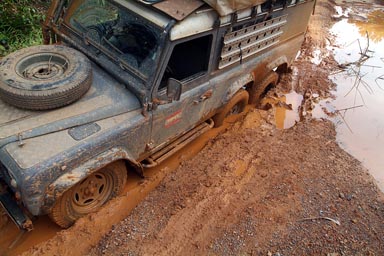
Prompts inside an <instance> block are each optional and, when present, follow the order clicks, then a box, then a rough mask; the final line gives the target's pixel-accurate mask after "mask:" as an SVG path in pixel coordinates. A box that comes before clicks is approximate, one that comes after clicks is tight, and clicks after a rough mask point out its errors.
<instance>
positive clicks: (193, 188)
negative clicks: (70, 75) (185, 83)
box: [25, 0, 384, 256]
mask: <svg viewBox="0 0 384 256" xmlns="http://www.w3.org/2000/svg"><path fill="white" fill-rule="evenodd" d="M333 12H334V9H333V3H332V2H328V1H323V0H322V1H318V3H317V8H316V15H315V16H313V17H312V18H311V23H310V26H309V33H308V34H307V36H306V40H305V43H304V45H303V49H302V54H301V57H300V58H299V59H298V60H297V61H296V62H295V63H294V66H295V68H297V70H298V71H299V74H298V77H297V78H293V77H292V72H291V73H288V74H286V75H284V76H283V77H282V79H281V81H280V83H279V85H278V87H277V88H276V89H274V90H273V91H271V92H270V93H269V95H270V96H271V97H273V96H276V95H280V94H282V93H285V92H289V91H290V90H291V89H292V86H293V87H294V88H293V89H295V91H297V92H300V93H302V94H304V95H307V96H305V97H304V99H305V102H304V104H303V106H302V110H305V111H304V112H305V113H307V114H306V115H303V116H302V118H301V119H302V120H301V122H299V123H297V124H296V125H295V126H294V127H292V128H290V129H287V130H279V129H277V128H276V126H275V121H274V117H273V113H274V112H273V111H274V109H273V108H272V109H269V110H260V109H254V108H252V109H250V110H249V111H248V112H247V113H246V114H244V115H242V116H240V117H239V118H238V119H239V120H237V122H235V121H234V120H233V119H231V120H229V122H230V124H229V125H228V126H227V128H226V129H225V130H223V131H221V133H220V134H219V135H218V136H216V137H214V138H211V139H209V140H208V143H207V145H206V146H205V147H204V148H203V149H202V150H201V151H200V152H199V153H198V154H197V155H196V156H194V157H193V158H191V159H189V160H182V161H181V164H180V166H179V167H178V168H176V169H175V170H174V171H172V172H168V173H167V174H166V175H165V177H164V178H162V177H161V182H160V184H159V185H158V186H157V187H156V188H155V189H153V190H152V191H151V192H150V193H149V195H148V196H146V197H145V198H144V199H143V200H142V201H141V202H140V203H138V205H137V206H136V207H135V208H134V209H133V210H132V211H130V213H129V215H127V214H125V213H121V215H123V217H119V218H117V217H114V218H111V217H110V216H112V215H113V211H115V210H117V209H122V207H121V206H120V208H119V206H116V207H110V208H108V209H103V210H102V211H101V212H99V213H98V215H96V216H91V217H89V218H84V219H82V220H80V221H79V222H78V223H76V225H75V226H74V227H73V228H71V229H68V230H66V231H61V232H59V234H58V235H56V236H55V237H54V238H52V239H51V240H50V241H47V242H45V243H42V244H40V245H37V246H34V247H33V248H32V249H30V250H29V251H27V252H26V253H25V254H26V255H31V254H34V255H43V254H45V255H50V254H56V255H59V254H60V255H64V254H68V255H69V254H73V255H76V254H84V253H85V254H87V255H92V256H93V255H276V256H278V255H330V256H336V255H384V196H383V194H382V192H380V191H379V190H378V188H377V186H376V184H375V182H374V181H373V178H372V177H371V176H370V174H369V173H368V171H367V170H366V169H364V168H363V167H362V165H361V163H360V162H358V161H357V160H356V159H354V158H353V157H352V156H350V155H349V154H348V153H346V152H345V151H343V150H342V149H341V148H340V147H339V146H338V144H337V143H336V139H335V136H336V133H335V128H334V126H333V124H332V123H331V122H329V121H326V120H315V119H312V118H311V116H310V109H311V106H312V105H313V101H312V98H311V97H310V95H311V94H313V93H316V94H319V95H320V96H321V97H327V96H329V91H330V89H331V88H332V87H333V85H332V83H331V82H330V81H329V80H328V74H329V73H330V72H331V71H332V70H334V69H335V68H336V66H337V64H336V63H335V62H334V61H333V59H332V56H330V57H327V58H325V59H324V60H323V61H322V63H321V64H320V65H318V66H316V65H314V64H312V63H311V62H310V59H311V54H312V52H313V49H314V48H315V47H320V48H321V49H322V51H326V50H325V49H324V47H325V40H329V41H330V42H331V41H332V38H330V37H329V36H328V35H327V34H324V31H326V28H327V27H329V26H330V25H331V22H332V20H331V19H330V16H331V14H332V13H333ZM145 182H146V181H144V183H145ZM112 203H113V202H112ZM115 204H116V203H115ZM107 207H108V206H107ZM132 208H133V207H132ZM115 215H116V214H115ZM115 215H114V216H115ZM124 216H126V217H124ZM117 219H118V220H121V219H122V220H121V221H116V220H117ZM95 221H96V223H94V222H95ZM103 225H104V226H105V227H110V226H111V225H113V226H112V228H111V229H110V230H109V231H108V232H107V233H106V234H105V235H104V236H102V234H103V233H105V232H104V231H100V230H105V229H102V228H101V226H103ZM108 225H109V226H108ZM108 229H109V228H108ZM108 229H106V230H108ZM93 234H96V237H101V240H99V239H87V238H89V237H92V235H93ZM68 241H77V243H78V244H84V243H86V244H87V246H86V248H87V249H86V251H84V250H79V251H78V250H77V249H76V248H77V247H76V243H75V242H73V243H74V245H73V247H71V248H61V249H60V246H66V247H68V245H69V244H70V243H69V242H68ZM53 247H54V248H56V249H52V248H53ZM82 248H84V246H83V247H82Z"/></svg>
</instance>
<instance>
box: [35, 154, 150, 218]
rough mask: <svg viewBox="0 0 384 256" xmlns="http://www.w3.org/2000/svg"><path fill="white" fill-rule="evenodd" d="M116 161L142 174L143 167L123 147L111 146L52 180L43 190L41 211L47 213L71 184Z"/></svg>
mask: <svg viewBox="0 0 384 256" xmlns="http://www.w3.org/2000/svg"><path fill="white" fill-rule="evenodd" d="M116 161H124V162H125V164H126V167H127V171H128V168H134V170H135V171H136V172H137V173H138V174H139V175H141V176H143V167H142V166H141V164H140V163H138V162H137V161H135V160H134V159H133V157H132V156H131V154H130V153H129V152H128V151H127V150H125V149H123V148H112V149H110V150H108V151H105V152H104V153H102V154H100V155H98V156H96V157H94V158H92V159H90V160H89V161H87V162H85V163H83V164H82V165H80V166H79V167H77V168H75V169H73V170H71V171H68V172H66V173H64V174H63V175H61V176H60V177H59V178H57V179H56V180H55V181H54V182H52V183H51V184H50V185H49V186H48V187H47V189H46V191H45V197H44V204H43V207H42V210H43V213H48V212H49V210H50V209H51V208H52V207H53V206H54V204H55V202H56V200H57V199H58V198H59V197H60V196H61V195H63V194H64V193H65V192H66V191H67V190H68V189H70V188H71V187H72V186H74V185H76V184H77V183H78V182H80V181H81V180H83V179H84V178H86V177H87V176H89V175H90V174H92V173H94V172H96V171H98V170H100V169H102V168H104V167H105V166H107V165H109V164H111V163H113V162H116Z"/></svg>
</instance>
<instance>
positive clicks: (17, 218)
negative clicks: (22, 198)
mask: <svg viewBox="0 0 384 256" xmlns="http://www.w3.org/2000/svg"><path fill="white" fill-rule="evenodd" d="M0 204H1V206H2V207H3V208H4V210H5V211H6V212H7V214H8V216H9V217H10V218H11V220H12V221H13V222H14V223H15V224H16V226H17V227H18V228H19V229H22V230H25V231H31V230H33V224H32V221H31V219H30V218H29V217H28V216H27V215H26V214H25V212H24V211H23V210H22V209H21V208H20V207H19V206H18V205H17V203H16V201H15V200H14V199H13V198H12V196H11V194H10V193H9V192H3V193H1V194H0Z"/></svg>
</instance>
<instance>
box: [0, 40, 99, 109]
mask: <svg viewBox="0 0 384 256" xmlns="http://www.w3.org/2000/svg"><path fill="white" fill-rule="evenodd" d="M91 82H92V71H91V63H90V61H89V60H88V58H87V57H86V56H85V55H84V54H82V53H81V52H79V51H76V50H74V49H72V48H69V47H66V46H62V45H39V46H32V47H28V48H24V49H21V50H19V51H16V52H14V53H11V54H10V55H8V56H6V57H5V58H4V59H3V60H2V61H1V62H0V98H1V99H2V100H3V101H5V102H6V103H8V104H10V105H13V106H16V107H19V108H24V109H31V110H45V109H53V108H58V107H62V106H65V105H68V104H70V103H72V102H74V101H76V100H77V99H79V98H80V97H81V96H83V95H84V94H85V93H86V92H87V91H88V89H89V87H90V85H91Z"/></svg>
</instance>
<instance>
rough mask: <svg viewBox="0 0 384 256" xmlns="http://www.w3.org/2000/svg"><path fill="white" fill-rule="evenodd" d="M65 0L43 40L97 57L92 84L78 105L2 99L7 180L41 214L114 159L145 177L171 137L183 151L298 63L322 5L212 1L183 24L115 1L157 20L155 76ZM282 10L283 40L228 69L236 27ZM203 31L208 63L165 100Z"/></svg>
mask: <svg viewBox="0 0 384 256" xmlns="http://www.w3.org/2000/svg"><path fill="white" fill-rule="evenodd" d="M63 2H64V1H53V3H52V6H53V7H51V9H50V11H49V13H48V15H47V17H48V19H47V21H46V22H45V23H44V40H45V42H46V43H48V42H50V43H56V42H58V43H61V44H65V45H68V46H71V47H73V48H75V49H77V50H79V51H81V52H83V53H84V54H86V55H87V57H88V58H89V59H90V60H91V61H92V63H93V64H92V67H93V83H92V86H91V89H90V90H89V92H88V93H87V94H86V95H85V96H84V97H83V98H82V99H80V100H79V101H77V102H75V103H73V104H71V105H69V106H66V107H63V108H60V109H56V110H51V111H40V112H36V111H25V110H20V109H16V108H13V107H11V106H8V105H5V103H2V102H0V104H1V107H2V110H3V111H2V112H1V113H0V160H1V165H0V173H1V176H0V177H1V179H2V180H3V181H4V182H5V183H6V184H8V187H9V190H12V191H13V193H14V194H15V195H18V196H17V197H18V198H19V202H20V204H22V205H23V206H24V207H25V208H26V209H27V210H28V211H29V212H30V213H31V214H32V215H42V214H46V213H49V211H50V209H51V208H52V206H53V205H54V203H55V201H56V200H57V198H58V197H60V196H61V195H62V193H64V192H65V191H66V190H68V189H69V188H70V187H71V186H73V185H74V184H76V183H77V182H79V181H81V180H82V179H84V178H85V177H87V175H89V174H91V173H92V172H95V171H97V170H99V169H100V168H102V167H103V166H105V165H107V164H109V163H111V162H113V161H116V160H121V159H123V160H125V161H126V163H127V166H128V167H129V168H133V169H135V170H136V171H137V172H138V173H140V174H141V175H143V167H142V166H143V165H145V166H152V165H153V164H154V161H153V158H151V156H153V155H155V154H156V152H160V150H164V149H166V148H167V147H168V148H170V147H171V146H172V145H173V144H172V143H177V146H176V148H178V147H181V146H182V145H183V143H180V141H177V139H178V138H183V139H184V137H182V136H189V137H190V138H193V136H194V135H193V134H195V135H196V134H200V132H201V131H205V129H206V128H207V127H208V128H211V127H212V126H213V124H212V122H209V123H208V124H207V125H201V124H203V123H204V122H205V121H207V120H209V119H210V118H211V117H212V116H213V115H214V114H216V113H217V112H218V111H220V109H221V108H222V107H223V106H224V105H225V104H226V103H227V102H228V101H229V100H230V99H231V97H232V96H233V95H234V94H235V93H236V92H237V91H238V90H239V89H241V88H244V89H247V90H249V91H251V89H252V88H253V87H255V86H258V84H259V82H260V81H261V80H262V79H263V77H265V75H266V74H267V73H268V72H271V70H275V69H276V68H279V67H282V66H289V65H290V64H291V62H292V61H293V60H294V58H295V56H296V54H297V52H298V51H299V49H300V46H301V43H302V42H303V40H304V35H305V31H306V26H307V22H308V19H309V16H310V13H311V11H312V8H313V5H314V1H303V2H300V3H297V4H292V5H286V6H283V7H278V8H275V9H273V8H271V9H270V10H268V11H265V10H263V8H264V7H263V6H258V7H256V8H253V9H252V10H245V11H241V12H239V13H238V15H230V16H227V17H219V15H218V14H217V13H216V12H215V11H214V10H213V9H210V8H209V7H208V6H206V5H204V6H202V7H200V9H197V11H192V12H191V13H190V14H188V15H187V16H186V17H183V20H182V21H177V20H174V19H173V18H172V15H167V13H160V12H158V11H157V10H155V7H153V6H151V5H147V4H142V3H140V2H137V1H129V0H127V1H122V0H116V1H111V2H112V3H116V4H118V6H120V7H119V8H128V9H130V10H132V11H134V12H135V13H136V14H137V15H140V16H141V17H142V19H144V20H145V22H149V23H151V24H155V25H154V26H157V30H155V29H154V31H160V32H158V33H160V34H159V35H158V38H159V45H158V48H157V49H156V51H157V55H156V56H157V59H156V63H155V65H153V66H152V67H150V68H151V69H152V70H151V72H142V73H140V70H138V71H135V70H132V69H130V68H129V67H128V66H127V65H128V63H124V61H123V60H122V59H121V58H119V57H118V56H117V57H116V55H113V54H111V53H110V52H108V51H106V50H105V49H104V48H103V46H102V45H101V44H100V43H98V42H95V41H92V40H91V38H89V37H88V36H87V35H85V34H84V33H82V32H80V31H78V30H76V29H74V28H73V27H71V26H70V23H69V20H68V19H67V18H66V17H67V16H70V15H71V13H73V12H75V10H76V6H78V5H79V4H78V3H79V2H81V1H72V2H71V3H73V5H72V6H69V8H67V7H65V6H64V4H63ZM64 7H65V8H64ZM264 9H265V8H264ZM64 10H66V13H63V11H64ZM280 16H284V17H286V23H285V25H284V29H283V31H282V33H281V35H280V34H279V41H278V43H276V44H271V45H270V46H268V47H266V48H265V49H263V50H261V51H259V52H257V53H256V54H254V55H252V56H250V57H248V58H247V59H244V60H240V61H239V62H236V63H231V64H230V65H227V66H224V67H222V68H220V69H219V63H220V60H221V58H222V57H221V54H222V48H223V39H224V37H225V35H227V34H228V33H230V32H231V31H233V30H234V28H235V27H236V26H237V27H240V26H249V24H253V23H254V24H256V23H262V22H265V20H267V19H274V18H276V17H280ZM190 25H192V26H190ZM187 28H188V29H187ZM201 37H207V38H209V39H210V40H209V45H208V53H209V56H208V63H207V69H206V70H205V72H203V73H201V74H199V76H196V77H194V78H193V79H188V80H186V81H180V82H179V83H180V86H181V88H180V89H181V96H180V99H168V98H166V97H165V96H164V95H166V94H164V89H163V90H160V89H159V87H160V86H161V80H162V77H163V74H164V73H165V72H166V65H167V63H168V61H169V59H170V58H171V54H172V50H173V49H174V48H175V47H176V46H177V45H179V44H180V43H184V42H188V41H189V40H194V39H197V38H201ZM185 61H188V60H185ZM143 74H151V75H149V76H145V75H143ZM165 90H166V88H165ZM194 129H195V130H196V132H194ZM190 134H191V135H190ZM186 141H188V140H186ZM175 145H176V144H175ZM169 152H170V153H172V152H173V151H172V150H170V151H169ZM167 156H168V155H167Z"/></svg>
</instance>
